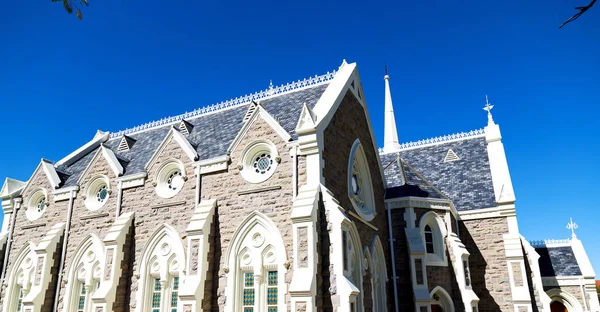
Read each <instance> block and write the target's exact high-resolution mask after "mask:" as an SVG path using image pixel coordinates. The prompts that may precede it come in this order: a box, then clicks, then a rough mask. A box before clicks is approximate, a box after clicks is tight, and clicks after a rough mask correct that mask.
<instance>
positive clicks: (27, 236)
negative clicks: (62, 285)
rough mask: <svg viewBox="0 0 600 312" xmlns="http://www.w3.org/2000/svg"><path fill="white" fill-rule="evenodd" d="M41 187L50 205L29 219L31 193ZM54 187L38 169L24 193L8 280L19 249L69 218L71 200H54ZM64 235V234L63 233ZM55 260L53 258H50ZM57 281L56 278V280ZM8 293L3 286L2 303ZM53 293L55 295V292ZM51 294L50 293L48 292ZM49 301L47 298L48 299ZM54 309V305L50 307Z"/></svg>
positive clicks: (11, 248) (7, 274)
mask: <svg viewBox="0 0 600 312" xmlns="http://www.w3.org/2000/svg"><path fill="white" fill-rule="evenodd" d="M39 188H44V189H46V190H47V193H48V197H47V198H46V201H47V202H48V203H49V205H48V206H47V207H46V210H45V211H44V213H43V214H42V216H41V217H40V218H39V219H37V220H34V221H29V220H28V219H27V217H26V216H25V212H26V210H27V205H28V203H29V199H30V198H31V195H33V194H34V193H35V192H36V191H37V190H39ZM53 190H54V189H53V188H52V186H51V185H50V182H49V181H48V178H47V177H46V175H45V173H44V172H43V171H42V170H41V168H40V170H37V171H36V172H35V173H34V174H33V176H32V177H31V179H30V182H29V185H28V186H27V188H26V189H25V190H24V192H23V193H22V197H23V203H22V205H21V208H20V209H19V210H18V211H17V212H16V219H15V231H14V233H13V242H12V245H11V246H10V255H9V257H8V263H7V268H6V280H7V281H8V278H9V274H10V273H11V272H12V270H13V267H14V264H15V263H14V261H15V260H16V258H17V256H19V255H18V253H19V251H20V250H21V249H22V248H23V247H24V246H25V244H27V243H28V242H32V243H34V244H36V245H37V244H39V242H40V240H41V239H42V238H43V237H44V235H46V233H48V231H50V229H51V228H52V226H54V225H55V224H57V223H60V222H66V219H67V210H68V203H69V201H68V200H66V201H60V202H56V203H55V202H54V196H53V195H52V191H53ZM61 235H62V234H61ZM57 250H58V252H60V250H62V245H59V246H57ZM50 261H53V260H50ZM54 282H55V283H56V280H55V281H54ZM53 287H54V286H51V287H49V288H50V289H49V291H48V292H51V291H52V289H53ZM5 295H6V287H2V296H0V305H1V304H4V298H5ZM51 295H54V294H53V293H52V294H51ZM46 296H49V294H46ZM46 302H47V300H46ZM49 308H50V309H52V307H51V306H50V307H49ZM42 309H43V310H45V309H48V307H47V304H44V305H43V306H42Z"/></svg>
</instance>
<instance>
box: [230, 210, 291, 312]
mask: <svg viewBox="0 0 600 312" xmlns="http://www.w3.org/2000/svg"><path fill="white" fill-rule="evenodd" d="M285 262H286V253H285V248H284V245H283V240H282V239H281V235H280V233H279V231H278V230H277V228H276V227H275V225H274V224H273V223H272V222H271V221H270V220H268V219H267V218H266V217H265V216H263V215H262V214H259V213H258V212H254V213H253V214H252V215H251V216H250V217H249V218H248V219H247V220H246V221H245V222H243V223H242V225H241V226H240V227H239V228H238V230H237V231H236V233H235V234H234V238H233V239H232V244H231V245H230V247H229V250H228V252H227V260H226V263H228V265H229V267H230V268H231V269H230V270H231V272H229V273H228V283H227V285H228V289H227V298H234V300H232V301H228V304H231V310H229V309H227V310H228V311H234V312H258V311H266V312H281V311H286V306H285V297H284V295H285V293H286V290H285V283H282V282H281V278H282V276H283V274H285V272H286V270H287V269H286V268H285ZM229 285H231V286H229Z"/></svg>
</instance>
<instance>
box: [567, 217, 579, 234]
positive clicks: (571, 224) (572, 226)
mask: <svg viewBox="0 0 600 312" xmlns="http://www.w3.org/2000/svg"><path fill="white" fill-rule="evenodd" d="M569 220H570V221H569V223H567V229H569V230H571V237H572V238H575V237H577V235H575V230H576V229H577V228H578V227H579V226H578V225H577V223H575V222H573V218H569Z"/></svg>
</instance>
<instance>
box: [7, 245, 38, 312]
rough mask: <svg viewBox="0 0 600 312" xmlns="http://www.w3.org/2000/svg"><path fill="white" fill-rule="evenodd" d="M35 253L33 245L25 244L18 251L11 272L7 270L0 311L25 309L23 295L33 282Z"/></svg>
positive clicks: (27, 292)
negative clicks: (5, 287)
mask: <svg viewBox="0 0 600 312" xmlns="http://www.w3.org/2000/svg"><path fill="white" fill-rule="evenodd" d="M35 259H36V255H35V252H34V251H33V245H31V244H26V245H25V246H24V247H23V248H22V249H21V251H19V253H18V255H17V257H16V260H15V262H14V263H15V264H14V266H13V268H12V269H11V272H7V273H9V274H8V277H7V284H8V285H7V289H6V292H5V296H4V300H3V308H2V311H17V312H21V311H24V310H25V302H24V301H25V297H26V296H27V295H28V294H29V293H30V291H31V289H32V286H33V283H34V273H35V268H36V264H35Z"/></svg>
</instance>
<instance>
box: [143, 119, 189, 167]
mask: <svg viewBox="0 0 600 312" xmlns="http://www.w3.org/2000/svg"><path fill="white" fill-rule="evenodd" d="M171 137H172V138H173V139H175V142H177V143H178V144H179V146H181V149H183V151H184V152H185V154H186V155H187V156H188V157H189V158H190V160H191V161H196V159H198V153H197V152H196V149H194V147H193V146H192V144H190V141H188V140H187V139H186V138H185V137H184V136H183V134H181V132H179V131H178V130H177V129H175V127H173V126H172V127H171V130H169V133H167V136H165V138H164V139H163V141H162V142H161V143H160V145H159V146H158V148H157V149H156V151H155V152H154V154H153V155H152V157H151V158H150V160H149V161H148V163H146V165H145V166H144V169H146V170H148V168H150V166H151V165H152V164H153V163H154V161H155V160H156V158H157V157H158V155H160V153H161V152H162V150H163V149H164V148H165V147H166V146H167V142H169V139H170V138H171Z"/></svg>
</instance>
